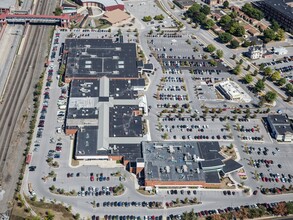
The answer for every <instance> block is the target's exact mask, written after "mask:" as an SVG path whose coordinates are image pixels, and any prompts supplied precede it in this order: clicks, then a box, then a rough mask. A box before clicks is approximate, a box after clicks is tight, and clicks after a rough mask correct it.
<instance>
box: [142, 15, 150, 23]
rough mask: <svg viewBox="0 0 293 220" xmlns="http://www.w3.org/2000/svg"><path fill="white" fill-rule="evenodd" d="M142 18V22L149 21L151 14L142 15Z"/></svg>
mask: <svg viewBox="0 0 293 220" xmlns="http://www.w3.org/2000/svg"><path fill="white" fill-rule="evenodd" d="M142 20H143V21H144V22H149V21H151V20H152V17H151V16H144V17H143V18H142Z"/></svg>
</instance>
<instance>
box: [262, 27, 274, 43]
mask: <svg viewBox="0 0 293 220" xmlns="http://www.w3.org/2000/svg"><path fill="white" fill-rule="evenodd" d="M263 36H264V41H265V42H266V43H268V42H270V41H272V40H274V39H275V37H276V36H275V32H274V31H273V30H272V29H270V28H268V29H266V30H264V32H263Z"/></svg>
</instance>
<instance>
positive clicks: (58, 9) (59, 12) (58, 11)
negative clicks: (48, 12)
mask: <svg viewBox="0 0 293 220" xmlns="http://www.w3.org/2000/svg"><path fill="white" fill-rule="evenodd" d="M62 13H63V12H62V8H60V7H57V8H55V12H54V14H55V15H56V16H59V15H61V14H62Z"/></svg>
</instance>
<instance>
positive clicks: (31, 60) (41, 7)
mask: <svg viewBox="0 0 293 220" xmlns="http://www.w3.org/2000/svg"><path fill="white" fill-rule="evenodd" d="M49 2H50V1H39V2H38V5H37V6H36V11H35V12H36V13H37V14H39V13H40V14H47V13H48V11H49ZM29 28H30V30H29V32H28V33H27V39H26V42H25V46H24V48H23V54H22V55H21V56H20V57H19V63H18V65H17V67H16V68H15V70H13V71H14V72H13V73H12V77H11V78H10V86H8V88H7V91H6V95H5V96H6V98H5V100H4V102H3V103H2V106H1V109H0V127H1V129H0V179H1V176H3V171H4V170H5V164H6V163H5V162H6V159H7V155H8V152H9V147H10V143H11V140H12V137H13V136H14V135H16V134H15V132H14V130H15V128H16V126H17V120H18V118H19V116H20V113H21V109H22V106H23V104H24V101H25V99H26V96H27V93H28V92H29V89H30V88H31V86H32V81H33V80H32V79H33V73H34V68H35V64H36V62H37V60H38V57H39V51H40V48H41V42H42V38H43V37H44V34H45V29H46V27H45V26H33V25H32V26H30V27H29ZM11 82H12V83H11ZM18 147H20V148H19V149H17V150H23V149H24V148H23V147H22V146H18Z"/></svg>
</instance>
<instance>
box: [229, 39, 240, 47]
mask: <svg viewBox="0 0 293 220" xmlns="http://www.w3.org/2000/svg"><path fill="white" fill-rule="evenodd" d="M230 47H231V48H232V49H236V48H237V47H239V42H238V41H237V40H235V39H234V40H231V42H230Z"/></svg>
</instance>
